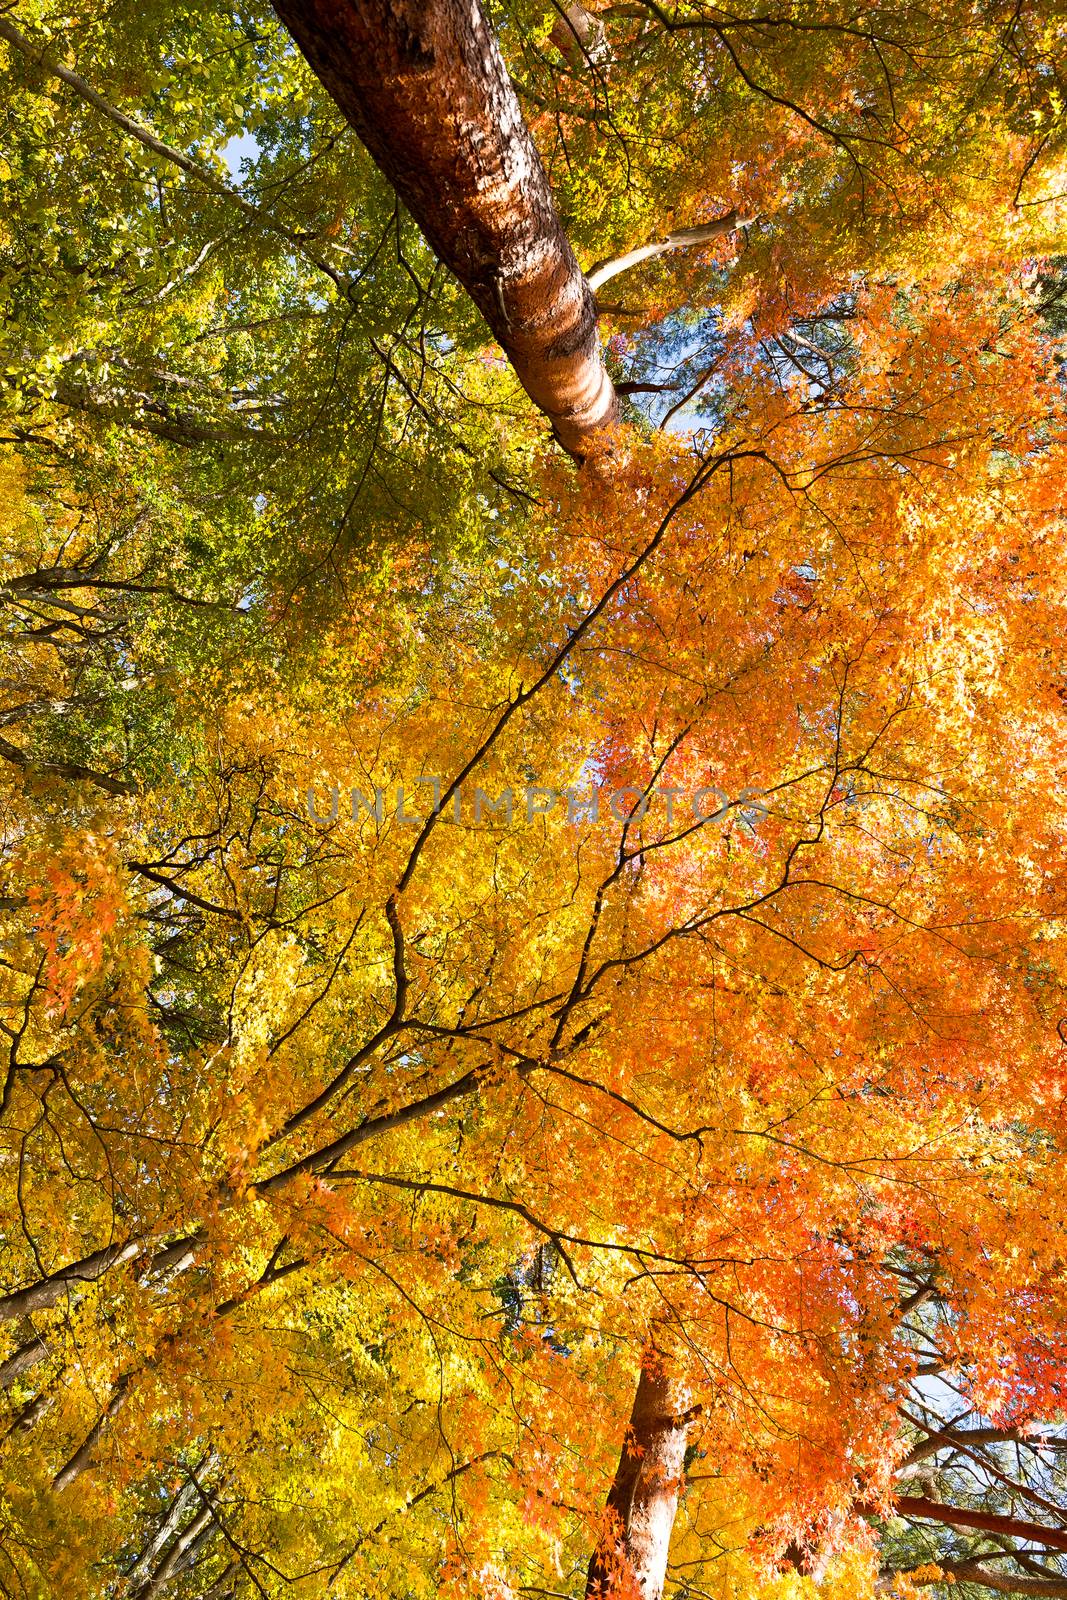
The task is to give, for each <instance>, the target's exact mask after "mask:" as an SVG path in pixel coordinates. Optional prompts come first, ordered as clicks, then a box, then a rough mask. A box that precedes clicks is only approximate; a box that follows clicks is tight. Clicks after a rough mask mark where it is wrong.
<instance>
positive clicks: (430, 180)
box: [275, 0, 618, 460]
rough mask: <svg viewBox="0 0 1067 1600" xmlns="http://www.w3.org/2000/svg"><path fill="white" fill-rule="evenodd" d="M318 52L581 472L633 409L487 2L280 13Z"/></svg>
mask: <svg viewBox="0 0 1067 1600" xmlns="http://www.w3.org/2000/svg"><path fill="white" fill-rule="evenodd" d="M275 9H276V10H277V12H278V15H279V16H280V17H281V19H282V21H283V22H284V23H285V25H286V27H287V28H288V29H289V31H290V32H291V33H292V35H293V38H294V39H295V40H296V42H297V44H298V45H299V47H300V49H301V50H302V52H303V54H304V55H305V56H306V58H307V60H308V62H309V63H310V65H311V68H312V70H313V71H314V72H315V74H316V75H317V77H319V78H320V79H321V81H322V83H323V84H324V86H325V87H326V89H327V90H328V91H329V93H330V94H331V95H332V96H333V98H334V100H335V101H336V102H337V105H338V106H339V107H340V109H341V111H342V112H343V113H344V115H345V117H346V118H347V119H348V121H349V122H350V123H351V125H352V127H353V128H354V129H355V130H356V132H357V133H358V134H359V136H360V138H361V139H362V140H363V143H364V144H365V145H366V146H367V149H368V150H369V151H370V153H371V155H372V156H373V157H374V160H375V161H376V162H377V164H378V166H379V167H380V168H381V170H382V172H383V173H384V174H385V176H386V177H387V178H388V179H389V181H390V183H391V184H392V185H393V187H394V188H395V189H396V192H397V194H398V195H399V196H400V198H401V200H402V201H403V202H404V204H405V206H406V207H407V209H408V210H409V211H410V212H411V215H412V216H413V217H414V218H415V221H416V222H417V223H418V224H419V227H420V228H421V229H422V231H423V233H424V234H425V235H426V238H427V240H428V241H429V244H430V246H431V248H432V249H433V250H434V251H435V253H436V254H437V255H438V256H439V257H440V258H441V260H442V261H443V262H444V263H445V265H446V266H448V267H450V268H451V270H452V271H453V272H454V273H455V275H456V277H457V278H458V279H459V281H460V283H461V284H462V285H463V287H464V288H465V289H466V290H467V292H468V294H469V295H470V296H471V299H472V300H473V301H474V303H475V305H476V306H477V307H478V310H479V311H480V312H481V314H482V316H483V317H484V318H485V320H486V322H487V323H488V324H489V327H490V328H491V330H492V332H493V334H494V336H495V337H496V339H497V340H498V341H499V343H500V344H501V346H502V347H503V349H504V351H505V352H506V354H507V356H508V358H509V360H510V361H511V364H512V366H513V367H514V369H515V372H516V375H517V377H518V379H519V382H520V383H521V384H522V386H523V388H524V389H525V390H526V392H527V394H528V395H529V396H530V398H531V400H532V401H533V402H534V404H535V405H536V406H537V407H538V408H539V409H540V410H541V411H543V412H544V414H545V415H546V416H547V417H548V419H549V421H550V422H551V424H552V428H553V431H554V432H555V435H556V437H557V439H558V440H559V442H560V444H561V445H562V446H563V448H564V449H565V450H567V451H568V452H569V453H570V454H571V455H572V456H574V457H575V459H577V460H583V459H585V458H586V457H587V456H590V455H593V454H597V453H599V452H600V451H602V450H603V449H604V448H605V447H606V446H607V444H608V442H609V439H610V430H611V428H612V425H613V424H614V423H615V422H616V421H617V418H618V402H617V400H616V396H615V391H614V389H613V387H612V383H611V379H610V378H609V377H608V374H607V370H606V368H605V366H604V361H603V356H602V354H601V348H600V339H599V336H598V333H597V322H596V303H595V301H594V299H593V296H592V293H591V291H590V289H589V287H588V285H587V283H586V281H585V279H584V277H583V276H582V272H581V269H580V268H579V266H578V263H577V261H576V260H575V256H574V252H573V250H572V249H571V247H570V244H569V243H568V241H567V238H566V235H565V234H564V232H563V228H562V226H561V224H560V220H559V216H558V215H557V212H556V207H555V203H554V201H553V199H552V193H551V190H550V189H549V186H548V179H547V178H546V176H545V171H544V168H543V166H542V165H541V159H540V157H539V155H538V153H537V150H536V148H535V146H534V143H533V140H532V139H531V138H530V135H529V132H528V131H527V128H526V125H525V123H524V121H523V116H522V111H521V109H520V107H519V102H518V99H517V97H516V95H515V90H514V88H513V87H512V84H511V80H510V79H509V77H508V74H507V70H506V68H505V66H504V62H503V58H502V57H501V54H500V51H499V49H498V48H497V44H496V40H495V38H494V36H493V32H492V29H491V28H490V27H489V24H488V22H487V21H486V19H485V17H484V15H483V14H482V10H481V6H480V5H479V4H478V0H467V3H465V4H461V3H460V0H275Z"/></svg>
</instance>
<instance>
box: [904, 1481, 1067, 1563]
mask: <svg viewBox="0 0 1067 1600" xmlns="http://www.w3.org/2000/svg"><path fill="white" fill-rule="evenodd" d="M893 1511H894V1512H895V1514H896V1515H898V1516H901V1517H921V1518H923V1519H924V1520H926V1521H928V1522H944V1523H947V1524H948V1525H949V1526H950V1527H953V1528H978V1529H979V1530H980V1531H981V1532H983V1533H997V1534H1001V1535H1004V1536H1005V1537H1009V1538H1012V1539H1026V1540H1028V1541H1031V1542H1032V1543H1034V1544H1037V1545H1045V1546H1046V1547H1047V1548H1048V1549H1050V1550H1067V1530H1064V1529H1063V1528H1050V1527H1048V1526H1047V1525H1046V1524H1045V1523H1043V1522H1024V1521H1023V1520H1022V1519H1020V1518H1019V1517H1009V1516H1003V1515H1001V1514H1000V1513H999V1512H994V1511H972V1510H971V1508H970V1507H969V1506H949V1505H942V1504H941V1502H940V1501H939V1500H930V1499H927V1498H926V1496H924V1495H907V1494H898V1495H897V1496H896V1497H895V1499H894V1502H893Z"/></svg>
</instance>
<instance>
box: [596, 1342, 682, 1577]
mask: <svg viewBox="0 0 1067 1600" xmlns="http://www.w3.org/2000/svg"><path fill="white" fill-rule="evenodd" d="M692 1416H693V1413H692V1412H691V1411H689V1410H687V1408H686V1399H685V1396H684V1395H682V1394H681V1393H680V1392H679V1390H678V1388H677V1386H676V1385H675V1384H672V1383H671V1381H670V1379H669V1377H668V1376H667V1373H666V1370H665V1369H664V1367H663V1364H662V1362H661V1360H660V1358H659V1357H658V1355H657V1353H656V1352H655V1350H652V1349H651V1348H650V1349H648V1350H646V1352H645V1358H644V1360H643V1361H642V1365H641V1377H640V1380H639V1382H638V1385H637V1394H636V1395H635V1397H634V1405H633V1411H632V1412H631V1413H630V1422H629V1426H628V1427H627V1430H626V1438H625V1441H624V1443H623V1447H622V1454H621V1456H620V1458H619V1465H618V1468H617V1470H616V1472H615V1481H614V1483H613V1484H612V1486H611V1492H610V1494H609V1495H608V1511H609V1513H611V1526H610V1527H609V1529H608V1531H607V1533H606V1536H605V1538H604V1539H603V1540H602V1541H601V1544H600V1547H599V1548H598V1549H597V1551H596V1552H595V1553H594V1555H593V1558H592V1560H591V1561H590V1563H589V1574H588V1578H587V1581H586V1589H585V1593H586V1600H603V1597H607V1596H611V1595H618V1596H620V1597H622V1596H626V1597H627V1600H630V1597H631V1596H638V1595H639V1596H640V1597H641V1600H660V1597H661V1596H662V1594H663V1583H664V1579H665V1577H666V1572H667V1554H668V1551H669V1549H670V1542H671V1530H672V1528H673V1527H674V1518H675V1515H676V1513H677V1510H678V1497H679V1495H680V1493H681V1488H682V1479H683V1467H684V1462H685V1446H686V1437H687V1435H688V1431H689V1423H690V1421H691V1420H692Z"/></svg>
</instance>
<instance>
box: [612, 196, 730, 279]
mask: <svg viewBox="0 0 1067 1600" xmlns="http://www.w3.org/2000/svg"><path fill="white" fill-rule="evenodd" d="M754 220H755V219H754V218H752V217H749V218H748V219H747V220H742V219H741V218H739V217H738V215H737V212H736V211H729V212H727V214H726V216H725V217H716V219H715V221H714V222H702V223H701V224H700V225H699V227H696V228H676V229H675V230H674V232H673V233H668V234H665V235H664V236H663V238H662V239H656V240H654V241H653V242H652V243H651V244H642V245H638V246H637V248H636V249H635V250H627V251H625V252H624V253H623V254H622V255H621V256H612V257H611V258H610V259H609V260H607V261H598V262H597V264H596V266H595V267H593V268H591V270H590V271H589V273H588V275H587V277H586V282H587V283H588V285H589V287H590V289H599V288H600V287H601V286H602V285H603V284H605V283H607V282H608V281H609V280H610V279H611V278H616V277H618V275H619V273H620V272H627V271H629V269H630V268H631V267H636V266H639V265H640V264H641V262H642V261H653V260H655V258H656V257H657V256H665V255H669V254H670V253H671V251H672V250H691V249H692V248H693V246H694V245H700V244H711V243H712V241H713V240H715V239H721V238H722V237H723V235H724V234H727V233H736V231H737V229H738V228H747V227H748V226H749V225H750V223H751V222H753V221H754Z"/></svg>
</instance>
